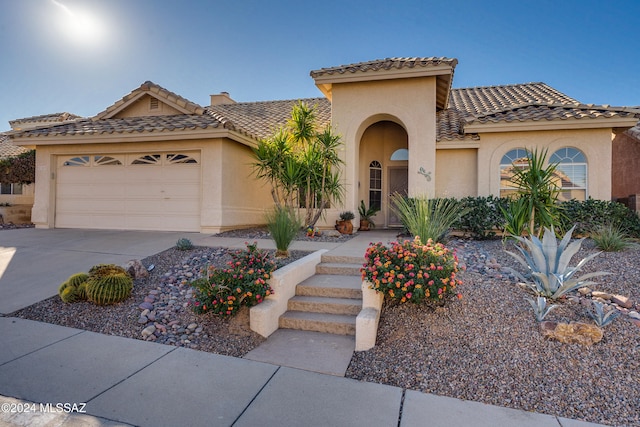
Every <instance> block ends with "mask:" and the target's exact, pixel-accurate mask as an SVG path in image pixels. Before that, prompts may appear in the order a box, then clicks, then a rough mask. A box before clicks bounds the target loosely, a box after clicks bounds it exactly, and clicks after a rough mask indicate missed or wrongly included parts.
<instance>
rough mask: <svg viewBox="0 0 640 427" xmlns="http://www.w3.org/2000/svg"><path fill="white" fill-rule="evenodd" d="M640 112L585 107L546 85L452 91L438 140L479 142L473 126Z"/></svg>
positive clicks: (599, 117)
mask: <svg viewBox="0 0 640 427" xmlns="http://www.w3.org/2000/svg"><path fill="white" fill-rule="evenodd" d="M634 115H636V116H638V115H637V111H634V110H633V109H629V108H624V107H609V106H608V105H592V104H581V103H580V102H579V101H577V100H576V99H574V98H571V97H569V96H567V95H565V94H564V93H562V92H560V91H558V90H556V89H554V88H552V87H550V86H548V85H546V84H545V83H525V84H515V85H505V86H486V87H472V88H463V89H452V90H451V95H450V99H449V108H448V109H447V110H446V111H445V112H440V114H439V115H438V135H437V140H438V141H440V140H463V139H477V138H478V136H477V135H475V134H466V133H465V132H464V127H465V125H466V124H471V123H489V122H492V123H500V122H504V123H510V122H515V121H520V122H525V121H538V120H542V119H545V120H550V121H551V120H566V119H602V118H610V117H633V116H634Z"/></svg>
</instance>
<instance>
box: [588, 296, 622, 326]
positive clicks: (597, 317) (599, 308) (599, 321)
mask: <svg viewBox="0 0 640 427" xmlns="http://www.w3.org/2000/svg"><path fill="white" fill-rule="evenodd" d="M591 305H592V306H593V311H591V310H588V313H589V316H591V318H592V319H593V321H594V322H596V325H598V326H599V327H601V328H602V327H603V326H607V325H608V324H609V323H611V322H613V321H614V320H615V319H616V317H618V316H620V312H619V311H618V310H615V309H614V310H609V311H608V312H605V311H604V304H602V303H601V302H600V301H591Z"/></svg>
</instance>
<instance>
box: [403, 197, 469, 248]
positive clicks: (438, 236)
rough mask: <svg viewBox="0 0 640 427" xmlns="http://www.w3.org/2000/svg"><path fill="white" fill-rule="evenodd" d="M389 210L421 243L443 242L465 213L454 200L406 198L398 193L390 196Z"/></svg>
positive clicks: (465, 210)
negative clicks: (429, 241) (430, 241)
mask: <svg viewBox="0 0 640 427" xmlns="http://www.w3.org/2000/svg"><path fill="white" fill-rule="evenodd" d="M391 209H392V210H393V211H394V212H395V214H396V215H398V218H400V221H401V222H402V224H403V225H404V227H405V228H406V229H407V230H408V231H409V233H411V234H412V235H413V236H415V237H420V239H421V240H422V241H423V242H426V241H428V240H429V239H431V240H433V241H435V242H442V241H444V240H445V239H446V238H447V236H448V235H449V231H450V230H451V228H452V226H453V224H455V223H456V221H458V220H459V218H460V217H461V216H462V215H464V214H465V213H466V212H467V209H465V208H464V207H463V206H462V204H461V203H460V202H458V201H457V200H455V199H428V198H427V197H413V198H408V197H405V196H402V195H400V194H399V193H395V194H393V195H392V196H391Z"/></svg>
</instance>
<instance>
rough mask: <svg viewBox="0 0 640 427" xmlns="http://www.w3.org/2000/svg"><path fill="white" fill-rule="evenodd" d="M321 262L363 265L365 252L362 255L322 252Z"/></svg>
mask: <svg viewBox="0 0 640 427" xmlns="http://www.w3.org/2000/svg"><path fill="white" fill-rule="evenodd" d="M320 260H321V262H326V263H332V264H358V265H359V266H360V267H362V264H364V254H362V256H347V255H332V254H331V252H327V253H325V254H322V257H321V258H320Z"/></svg>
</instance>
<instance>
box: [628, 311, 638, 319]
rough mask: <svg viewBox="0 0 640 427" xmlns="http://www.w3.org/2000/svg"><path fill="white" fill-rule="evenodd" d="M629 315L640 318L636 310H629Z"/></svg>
mask: <svg viewBox="0 0 640 427" xmlns="http://www.w3.org/2000/svg"><path fill="white" fill-rule="evenodd" d="M629 317H630V318H632V319H637V320H640V313H638V312H637V311H630V312H629Z"/></svg>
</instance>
